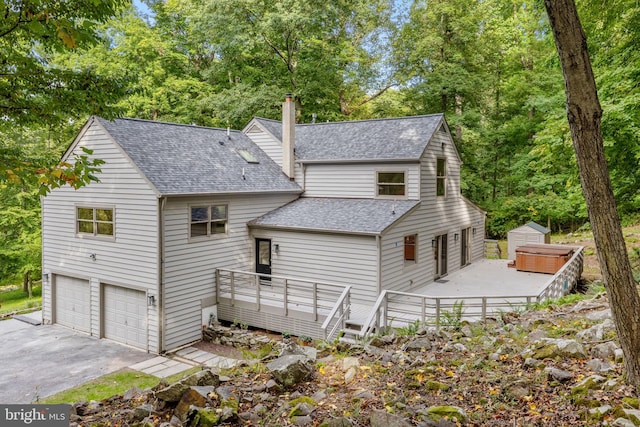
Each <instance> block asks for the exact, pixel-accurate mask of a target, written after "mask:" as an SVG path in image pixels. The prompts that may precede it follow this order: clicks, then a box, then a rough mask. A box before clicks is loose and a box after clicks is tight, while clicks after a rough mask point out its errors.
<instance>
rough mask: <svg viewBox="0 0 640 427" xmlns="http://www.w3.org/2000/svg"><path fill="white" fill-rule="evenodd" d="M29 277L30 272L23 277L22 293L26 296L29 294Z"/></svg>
mask: <svg viewBox="0 0 640 427" xmlns="http://www.w3.org/2000/svg"><path fill="white" fill-rule="evenodd" d="M29 275H30V273H29V272H28V271H27V272H26V273H24V274H23V275H22V292H24V293H25V294H26V293H27V292H29Z"/></svg>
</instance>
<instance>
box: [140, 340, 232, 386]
mask: <svg viewBox="0 0 640 427" xmlns="http://www.w3.org/2000/svg"><path fill="white" fill-rule="evenodd" d="M238 363H240V360H238V359H231V358H229V357H224V356H219V355H217V354H213V353H209V352H207V351H203V350H199V349H197V348H195V347H185V348H183V349H181V350H178V351H177V352H175V353H169V354H168V355H167V357H165V356H157V357H154V358H153V359H149V360H145V361H144V362H140V363H136V364H135V365H131V366H129V368H131V369H135V370H136V371H140V372H144V373H145V374H150V375H154V376H156V377H158V378H166V377H169V376H171V375H174V374H177V373H179V372H182V371H186V370H187V369H191V368H193V367H194V366H206V367H207V368H213V369H223V368H231V367H234V366H236V365H237V364H238Z"/></svg>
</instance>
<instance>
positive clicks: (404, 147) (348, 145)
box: [255, 114, 444, 163]
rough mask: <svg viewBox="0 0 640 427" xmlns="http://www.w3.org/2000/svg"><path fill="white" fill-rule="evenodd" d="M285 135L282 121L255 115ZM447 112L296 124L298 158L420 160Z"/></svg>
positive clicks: (272, 130)
mask: <svg viewBox="0 0 640 427" xmlns="http://www.w3.org/2000/svg"><path fill="white" fill-rule="evenodd" d="M255 120H256V121H257V122H258V123H260V125H262V126H263V127H264V128H265V129H266V130H267V131H268V132H270V133H271V134H272V135H273V136H274V137H276V138H277V139H279V140H281V139H282V124H281V123H280V122H279V121H276V120H269V119H262V118H256V119H255ZM443 120H444V116H443V115H442V114H431V115H425V116H412V117H398V118H392V119H375V120H358V121H348V122H329V123H313V124H299V125H296V160H297V161H299V162H302V163H305V162H322V161H363V160H369V161H374V160H418V159H420V157H421V156H422V154H423V152H424V150H425V149H426V147H427V144H428V143H429V141H430V140H431V138H432V136H433V134H434V133H435V132H436V131H437V130H438V129H439V128H440V124H441V123H442V122H443Z"/></svg>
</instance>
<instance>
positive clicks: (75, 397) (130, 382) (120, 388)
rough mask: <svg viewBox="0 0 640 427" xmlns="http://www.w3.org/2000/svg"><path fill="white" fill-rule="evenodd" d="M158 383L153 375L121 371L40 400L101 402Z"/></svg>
mask: <svg viewBox="0 0 640 427" xmlns="http://www.w3.org/2000/svg"><path fill="white" fill-rule="evenodd" d="M159 382H160V379H159V378H157V377H154V376H153V375H149V374H145V373H142V372H137V371H132V370H130V369H122V370H120V371H117V372H114V373H112V374H107V375H104V376H102V377H99V378H96V379H95V380H91V381H89V382H87V383H85V384H82V385H80V386H78V387H74V388H72V389H69V390H65V391H62V392H60V393H57V394H54V395H53V396H50V397H47V398H45V399H42V400H41V403H49V404H54V403H75V402H88V401H90V400H102V399H106V398H107V397H111V396H113V395H116V394H122V393H124V392H125V391H127V390H129V389H131V388H133V387H138V388H140V389H143V390H144V389H145V388H148V387H154V386H156V385H157V384H158V383H159Z"/></svg>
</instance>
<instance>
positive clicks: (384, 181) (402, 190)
mask: <svg viewBox="0 0 640 427" xmlns="http://www.w3.org/2000/svg"><path fill="white" fill-rule="evenodd" d="M377 185H378V196H404V195H406V194H407V189H406V187H407V185H406V182H405V173H404V172H378V173H377Z"/></svg>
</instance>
